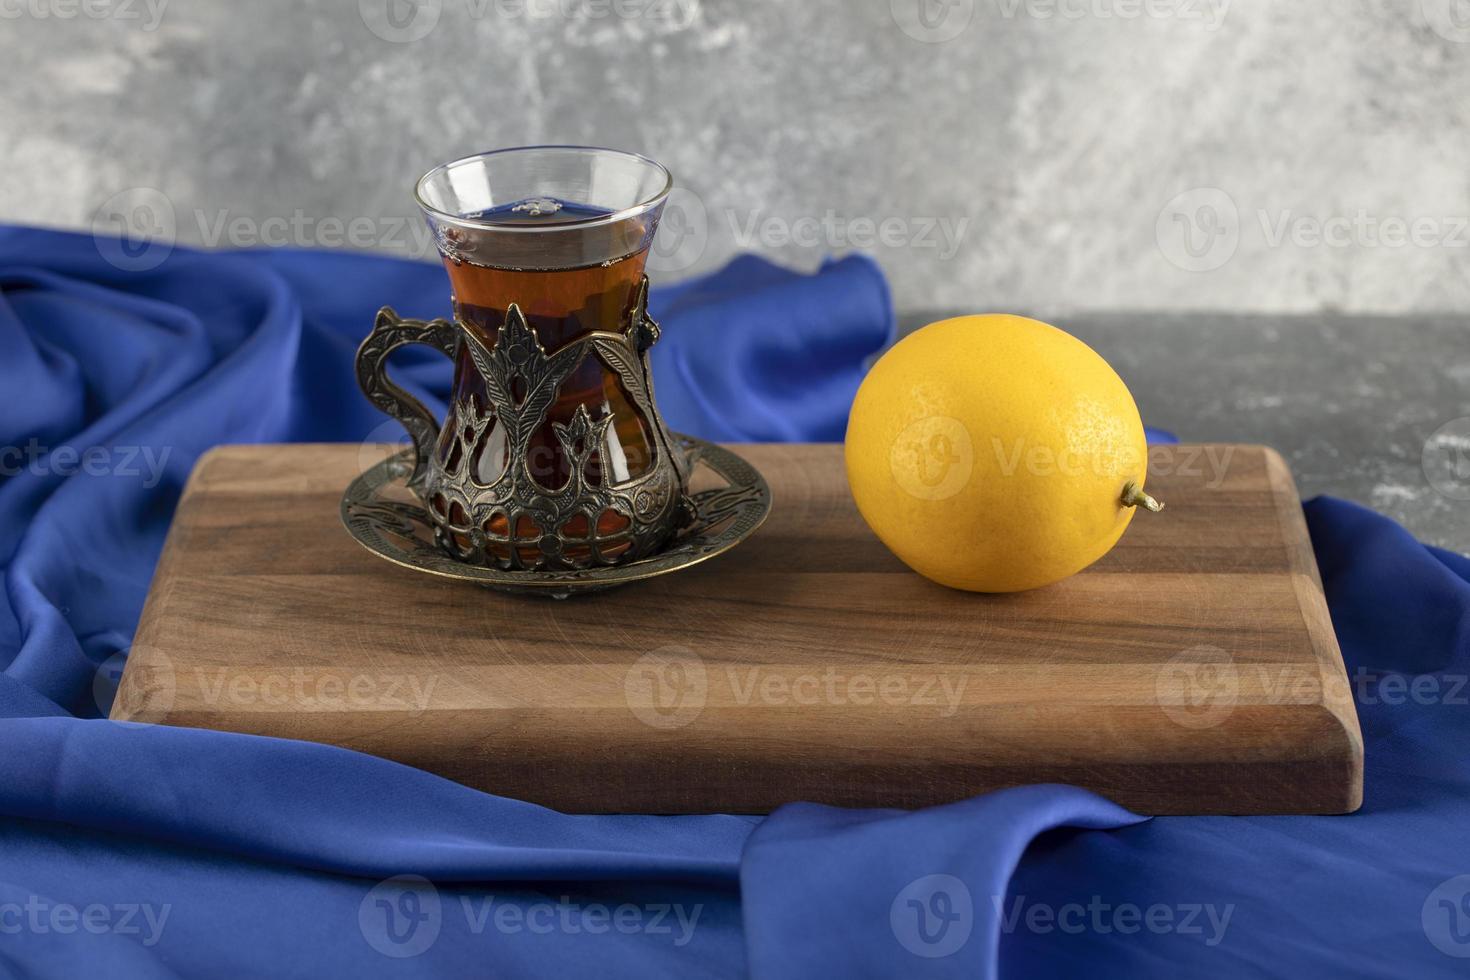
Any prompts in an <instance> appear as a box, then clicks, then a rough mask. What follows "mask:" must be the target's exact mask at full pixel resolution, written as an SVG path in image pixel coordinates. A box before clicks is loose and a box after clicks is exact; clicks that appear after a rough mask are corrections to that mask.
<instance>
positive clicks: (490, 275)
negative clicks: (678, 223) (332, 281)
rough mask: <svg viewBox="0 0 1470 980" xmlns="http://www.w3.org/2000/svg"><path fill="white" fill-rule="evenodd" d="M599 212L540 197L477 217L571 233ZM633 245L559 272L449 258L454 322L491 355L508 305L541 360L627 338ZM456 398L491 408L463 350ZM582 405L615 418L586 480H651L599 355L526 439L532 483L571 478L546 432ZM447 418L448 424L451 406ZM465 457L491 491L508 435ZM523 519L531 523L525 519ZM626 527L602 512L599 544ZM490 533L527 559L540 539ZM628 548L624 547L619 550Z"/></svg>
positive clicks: (443, 452) (452, 456)
mask: <svg viewBox="0 0 1470 980" xmlns="http://www.w3.org/2000/svg"><path fill="white" fill-rule="evenodd" d="M606 213H607V212H605V211H596V210H593V209H590V208H587V207H586V206H582V205H575V204H568V203H566V202H562V201H555V200H552V199H540V198H538V199H533V200H529V201H524V202H518V203H516V204H513V205H504V206H502V207H500V208H496V209H494V211H493V212H486V213H484V214H480V215H475V216H474V217H475V218H476V219H479V220H492V221H495V222H496V223H497V224H501V225H520V224H537V225H573V224H574V223H575V222H577V221H581V220H586V218H588V217H594V216H600V215H602V214H606ZM588 233H589V234H603V235H606V234H608V232H607V231H605V230H602V231H597V230H589V232H588ZM634 241H635V242H637V244H638V245H639V246H640V247H639V249H638V250H637V251H635V252H633V253H631V254H628V255H624V256H623V257H622V258H618V259H614V260H612V261H608V262H600V263H597V264H594V265H584V266H579V267H571V268H564V269H516V268H497V267H491V266H486V265H477V264H474V263H473V262H470V261H468V260H467V259H464V258H461V257H450V258H446V260H445V267H446V268H447V269H448V270H449V280H450V284H451V286H452V287H453V291H454V308H455V316H456V317H457V318H458V319H460V320H461V321H463V322H464V323H465V324H466V325H467V326H468V327H470V328H471V329H473V330H475V331H477V332H478V334H479V336H480V339H481V340H482V341H483V342H484V343H485V345H486V346H487V347H490V346H493V345H494V343H495V341H496V337H497V335H498V333H499V330H500V327H501V325H502V324H503V323H504V322H505V318H506V314H507V311H508V309H509V306H510V304H511V303H515V304H516V305H517V306H519V307H520V310H521V313H522V314H523V315H524V316H525V318H526V322H527V323H528V324H529V325H530V326H531V327H532V328H533V329H534V330H535V331H536V336H537V339H538V340H539V342H540V344H541V347H542V348H543V350H544V351H545V352H546V353H547V354H552V353H554V352H555V351H557V350H558V349H560V348H562V347H564V346H565V345H566V344H568V343H572V342H574V341H576V340H579V339H581V338H583V337H585V336H586V335H587V334H589V333H592V332H594V331H616V332H626V331H627V330H628V329H629V327H630V325H631V322H632V316H633V311H634V306H635V304H636V301H637V294H638V287H639V284H640V283H641V281H642V279H643V270H644V265H645V263H646V261H647V258H648V247H647V245H646V243H645V242H644V241H642V240H639V239H638V238H635V239H634ZM454 391H455V393H456V396H457V397H458V398H461V399H464V398H469V399H473V400H474V401H475V402H476V405H475V407H476V409H477V411H478V412H479V413H480V414H482V415H483V414H485V413H486V412H487V410H488V407H489V405H490V400H489V398H488V396H487V393H486V391H485V386H484V382H483V380H482V379H481V378H480V376H479V372H478V371H477V370H476V369H475V366H474V364H473V362H472V361H471V359H470V355H469V352H468V350H466V349H463V348H462V349H461V350H460V352H459V357H458V359H457V360H456V363H455V378H454ZM581 406H585V407H586V409H587V413H588V415H589V416H590V417H591V419H592V421H594V422H596V421H599V420H601V419H603V418H605V417H607V416H611V417H612V423H611V424H610V425H609V426H608V427H607V430H606V432H607V436H606V439H605V441H604V442H603V444H602V446H601V447H600V449H601V452H600V453H596V454H593V455H591V456H590V457H588V461H587V464H586V469H585V471H584V476H585V478H586V480H587V482H588V483H589V484H590V485H594V486H596V485H600V484H603V483H604V481H605V482H606V483H607V484H609V485H616V484H620V483H625V482H627V481H629V480H631V479H635V478H637V477H639V476H642V475H643V474H644V473H646V472H648V470H649V468H650V467H651V466H652V464H653V453H654V447H653V444H652V441H651V436H650V429H649V426H648V424H647V421H646V420H645V419H643V418H642V416H641V414H640V413H639V411H638V410H637V409H636V408H635V407H634V405H633V404H632V402H631V400H630V399H629V397H628V395H627V393H626V392H625V391H624V390H623V387H622V384H621V383H620V381H619V380H618V377H617V374H616V373H615V372H614V371H613V370H612V369H611V368H610V367H608V366H607V365H606V364H604V363H603V362H602V361H601V360H600V359H599V358H598V356H597V355H596V353H594V352H592V351H589V352H588V354H587V357H586V358H585V359H584V360H583V362H582V363H581V365H580V366H579V367H578V368H577V369H576V370H575V371H574V372H573V373H572V375H571V376H570V377H569V378H567V380H566V381H565V382H564V383H563V384H562V386H561V389H560V391H559V392H558V395H557V399H556V401H555V403H554V404H553V405H552V406H551V408H550V409H549V410H548V411H547V416H546V420H545V422H544V423H543V424H542V425H541V426H540V427H539V428H538V429H537V430H536V432H535V433H534V434H533V435H532V437H531V441H530V444H529V447H528V450H527V458H526V460H525V463H526V467H527V470H528V472H529V473H530V475H531V477H532V479H534V480H535V482H536V483H537V484H538V485H539V486H540V487H542V488H543V489H545V490H546V491H548V492H550V493H555V492H556V491H558V490H561V489H562V488H564V487H565V486H566V485H567V483H568V481H569V480H570V478H571V471H570V468H569V467H570V464H571V461H570V460H569V458H568V457H567V454H566V453H565V452H564V451H563V450H562V447H561V443H560V442H559V440H558V439H557V437H556V432H555V430H554V429H553V428H552V424H553V423H561V424H562V425H567V424H570V423H571V422H572V419H573V416H574V414H575V413H576V411H577V409H578V407H581ZM450 412H451V417H453V412H454V408H453V406H451V408H450ZM457 428H458V426H457V425H454V424H446V425H445V427H444V430H443V432H444V436H443V437H442V438H441V439H440V443H439V447H438V451H439V453H440V458H441V460H442V462H443V463H444V465H445V466H446V467H447V468H448V469H449V470H451V471H455V470H458V468H459V467H460V465H462V461H461V459H460V458H459V455H460V454H461V453H463V452H465V451H466V449H465V448H464V443H463V441H462V440H461V439H458V438H454V433H455V432H456V430H457ZM468 452H469V453H470V455H471V458H470V459H469V460H468V461H463V462H467V463H468V465H469V467H470V472H471V473H472V474H473V475H474V477H475V479H476V481H477V482H479V483H480V484H483V485H489V484H491V483H494V482H495V481H496V480H497V479H499V478H500V476H501V475H502V474H503V473H504V472H505V469H506V467H507V466H509V465H512V463H513V461H512V460H510V459H509V457H508V448H507V446H506V440H505V435H504V433H503V432H501V431H500V429H499V426H498V424H497V423H496V422H495V421H492V422H491V423H490V425H489V426H488V427H487V428H486V430H485V432H484V433H483V434H482V435H481V436H480V438H479V440H478V441H477V442H475V443H474V445H473V446H472V447H470V448H469V449H468ZM455 506H456V508H457V505H455ZM448 516H449V519H450V521H451V523H453V524H456V525H460V526H464V524H465V523H466V522H467V519H468V518H467V515H464V514H450V515H448ZM522 520H523V521H527V522H528V519H525V518H523V519H522ZM576 520H581V521H582V523H584V524H585V523H586V521H585V519H580V518H579V519H574V522H573V525H569V526H568V527H567V529H566V530H567V532H568V533H569V534H572V535H575V536H582V535H585V534H586V531H587V529H586V528H580V527H577V526H575V523H576ZM628 524H629V521H628V518H627V517H625V516H623V515H621V514H618V513H615V512H613V511H605V512H604V513H603V514H602V515H601V516H600V517H599V518H598V521H597V533H598V536H599V537H601V536H603V535H607V534H615V533H617V532H618V531H621V530H623V529H624V528H626V527H627V526H628ZM487 530H489V531H490V532H491V534H492V535H494V536H510V537H513V538H514V539H516V540H526V541H528V542H530V544H528V545H527V547H526V548H525V549H522V551H523V555H522V557H523V558H526V559H527V560H529V559H530V558H531V557H532V552H533V548H534V542H535V541H536V539H537V538H538V537H539V535H540V529H539V528H532V527H529V526H527V527H517V528H515V533H514V534H513V535H508V531H509V529H508V528H507V526H506V519H505V518H504V517H498V518H496V519H495V520H494V521H493V522H492V526H491V527H490V528H487ZM626 547H627V545H623V549H626ZM616 554H617V549H616V548H613V549H608V556H609V557H613V556H615V555H616ZM499 557H504V556H499Z"/></svg>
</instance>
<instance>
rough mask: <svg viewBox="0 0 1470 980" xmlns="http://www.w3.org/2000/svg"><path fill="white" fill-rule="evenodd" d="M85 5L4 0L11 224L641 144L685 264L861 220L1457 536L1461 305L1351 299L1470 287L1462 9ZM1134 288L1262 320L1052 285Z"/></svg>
mask: <svg viewBox="0 0 1470 980" xmlns="http://www.w3.org/2000/svg"><path fill="white" fill-rule="evenodd" d="M67 3H68V0H25V2H24V3H16V4H10V5H6V6H5V8H4V10H3V11H0V13H3V15H4V20H3V23H0V53H3V56H4V59H5V63H6V65H7V66H8V67H9V69H10V71H9V73H8V81H7V84H6V85H5V86H3V87H0V119H3V120H4V123H5V129H4V133H5V137H6V138H5V139H4V140H0V166H3V168H4V171H5V175H6V179H5V180H4V181H0V219H3V220H10V221H28V222H38V223H45V224H58V225H64V226H72V227H81V228H85V227H88V226H89V225H91V224H92V222H93V221H94V218H99V220H100V221H101V223H102V225H103V226H104V227H106V228H108V229H110V230H116V228H117V227H119V226H118V225H117V221H118V220H119V219H121V220H123V221H126V222H128V223H129V224H131V225H133V226H135V227H139V228H141V229H142V230H143V231H144V232H150V231H151V232H155V233H158V234H162V235H164V236H166V237H167V236H176V237H177V239H178V240H179V241H182V242H187V243H192V244H200V243H205V244H221V245H250V244H255V243H257V242H260V241H262V240H264V241H267V242H275V241H284V242H288V243H291V244H300V245H308V246H310V245H326V246H331V245H336V244H339V243H341V242H343V241H344V239H345V240H347V241H349V242H350V243H351V244H355V245H357V246H359V247H367V248H375V249H382V250H387V251H396V252H400V253H405V254H415V253H418V254H423V253H424V252H425V251H426V245H425V240H424V238H423V236H422V234H421V229H420V222H419V221H418V220H417V217H416V216H415V215H414V213H413V209H412V206H411V203H410V200H409V187H410V184H411V182H412V181H413V179H414V178H415V177H416V176H417V175H418V174H419V173H420V172H421V171H422V170H424V169H425V168H426V167H427V166H428V165H429V164H431V163H433V162H437V161H440V160H445V159H449V158H452V157H455V156H459V155H462V154H466V153H470V152H473V151H476V150H480V149H485V148H489V147H495V146H505V145H515V144H522V143H535V142H575V143H592V144H604V145H614V146H622V147H627V148H630V149H638V150H641V151H643V152H646V153H649V154H651V155H652V156H654V157H656V158H658V159H660V160H663V161H665V162H666V163H668V164H669V165H670V166H671V167H672V168H673V169H674V170H675V172H676V175H677V177H678V178H679V180H680V182H681V187H682V188H683V189H684V190H683V191H682V192H681V194H680V196H679V197H676V198H675V199H674V201H673V202H672V203H671V214H670V218H669V220H668V221H666V228H665V230H666V231H668V230H669V229H673V232H674V233H675V234H674V236H673V237H672V238H671V237H667V236H666V237H665V238H663V239H661V241H660V243H659V247H660V249H661V250H662V254H661V255H660V256H658V257H657V258H656V261H655V262H654V266H655V268H656V269H657V270H658V272H657V274H658V275H660V277H661V278H664V279H668V278H671V277H674V276H677V275H682V274H686V273H689V272H696V271H700V270H702V269H707V268H711V267H713V266H715V265H718V264H719V263H721V262H723V261H724V260H725V259H727V258H728V257H729V256H730V255H732V254H733V253H734V252H735V251H737V250H740V249H742V248H752V249H756V250H760V251H764V252H767V253H768V254H771V255H773V256H775V257H777V258H779V259H781V260H782V261H786V262H788V263H792V264H796V265H805V266H810V265H815V264H816V263H817V262H818V261H820V257H821V256H822V255H823V254H825V253H827V252H829V251H841V250H843V248H844V247H845V246H846V245H847V244H848V243H850V241H851V238H852V237H853V233H854V232H856V233H857V234H858V236H860V237H861V236H863V235H864V234H865V233H866V235H867V236H870V237H872V238H873V239H874V240H875V244H874V247H873V248H872V249H871V251H873V252H874V253H875V254H876V255H877V257H878V259H879V261H880V262H882V264H883V265H884V267H885V269H886V270H887V272H888V274H889V276H890V278H891V280H892V282H893V286H894V294H895V299H896V302H897V304H898V306H899V307H900V309H905V310H922V309H945V308H963V309H970V310H974V309H1023V310H1024V309H1031V310H1041V311H1051V312H1052V313H1053V314H1055V316H1054V317H1053V318H1055V319H1058V320H1059V321H1060V322H1062V323H1063V324H1064V325H1066V326H1068V327H1071V328H1073V329H1075V330H1076V331H1077V332H1078V333H1079V334H1081V335H1082V336H1083V337H1085V338H1086V339H1088V340H1090V341H1092V342H1094V343H1095V344H1096V345H1097V346H1098V347H1099V349H1100V350H1102V351H1103V353H1104V354H1105V355H1106V356H1108V357H1109V358H1110V359H1112V360H1113V361H1114V363H1116V364H1117V365H1118V366H1119V368H1120V370H1121V371H1122V373H1123V374H1124V375H1125V377H1127V379H1128V380H1129V382H1130V383H1131V384H1132V386H1133V388H1134V390H1135V392H1136V393H1137V394H1138V396H1139V399H1140V401H1141V403H1142V405H1143V408H1144V413H1145V416H1146V417H1147V418H1148V420H1149V421H1150V422H1151V423H1153V424H1156V425H1161V426H1166V427H1170V428H1173V429H1176V430H1178V431H1179V432H1180V433H1181V434H1183V435H1185V436H1186V437H1188V438H1194V439H1231V440H1259V441H1262V442H1267V443H1271V444H1273V445H1276V446H1278V447H1280V448H1281V449H1283V450H1284V451H1285V452H1286V453H1287V454H1288V456H1289V457H1290V459H1291V462H1292V465H1293V467H1294V468H1295V470H1296V473H1297V475H1298V478H1299V480H1300V482H1301V486H1302V490H1303V492H1304V493H1307V494H1312V493H1318V492H1331V493H1337V494H1341V495H1343V496H1347V497H1350V498H1352V499H1355V500H1360V501H1362V502H1364V503H1367V504H1370V505H1372V506H1374V507H1377V508H1380V509H1382V510H1384V511H1386V512H1388V513H1390V514H1392V515H1394V516H1395V517H1397V518H1398V519H1400V520H1402V521H1404V522H1405V523H1406V524H1408V525H1409V527H1410V528H1412V529H1413V530H1415V531H1416V532H1417V533H1419V534H1421V535H1422V536H1424V537H1426V538H1428V539H1429V540H1433V541H1437V542H1440V543H1445V544H1450V545H1453V546H1456V547H1458V548H1460V549H1462V550H1470V529H1467V525H1470V522H1467V521H1466V516H1467V513H1466V508H1467V506H1470V505H1467V504H1466V503H1465V502H1463V501H1460V500H1456V499H1454V498H1452V497H1450V496H1447V495H1446V494H1444V493H1441V492H1438V491H1435V490H1434V489H1433V488H1432V487H1431V486H1430V484H1429V482H1428V480H1427V479H1426V477H1425V476H1424V474H1423V472H1422V469H1421V455H1422V453H1423V447H1424V444H1425V440H1426V439H1427V438H1428V437H1429V436H1430V434H1431V433H1432V432H1434V431H1435V430H1436V429H1437V428H1439V427H1440V426H1441V425H1444V424H1445V423H1449V422H1451V421H1452V420H1454V419H1456V418H1460V417H1463V416H1467V415H1470V403H1467V397H1470V396H1467V394H1466V392H1467V390H1470V327H1467V325H1466V324H1465V323H1464V322H1462V321H1460V320H1457V319H1454V318H1452V317H1448V316H1445V317H1432V316H1431V317H1416V318H1407V319H1360V318H1352V317H1344V316H1338V315H1333V314H1332V313H1331V311H1349V312H1353V311H1361V312H1397V313H1407V312H1415V311H1436V310H1448V311H1456V310H1466V311H1470V247H1467V246H1470V231H1467V230H1466V228H1465V227H1464V218H1465V216H1467V215H1470V174H1467V171H1466V167H1465V161H1466V160H1467V159H1470V99H1466V98H1465V93H1466V91H1470V3H1467V2H1465V0H1364V2H1346V0H1344V2H1330V3H1288V2H1285V0H1278V2H1274V3H1268V2H1264V0H1258V2H1250V3H1234V4H1229V3H1226V2H1225V0H1147V2H1146V3H1145V2H1139V0H853V2H838V0H825V2H816V0H813V2H804V3H789V2H783V0H414V2H411V3H408V2H403V0H361V2H360V3H357V4H354V3H351V2H337V3H330V4H326V3H322V4H310V5H307V4H288V3H231V2H229V0H173V2H166V3H164V4H163V5H162V7H161V8H160V6H159V0H152V4H153V6H151V7H150V6H149V5H148V0H128V2H127V3H126V4H124V3H123V0H89V3H91V4H94V6H92V7H91V8H89V9H93V10H100V11H102V12H104V13H109V12H110V14H111V15H110V16H108V17H105V18H103V19H92V18H90V17H88V16H86V15H85V14H81V15H78V16H74V17H72V18H71V19H64V18H63V16H62V14H63V13H64V12H65V11H67V10H70V11H72V12H73V13H76V12H77V11H78V7H77V6H76V5H72V6H70V7H68V6H67ZM921 3H922V4H923V7H922V8H921V7H920V4H921ZM921 9H923V10H924V11H925V12H927V13H929V14H931V15H935V17H934V18H933V19H931V20H930V22H929V23H930V24H932V25H933V26H932V27H926V26H924V22H922V21H920V20H919V19H918V16H917V14H918V12H919V11H920V10H921ZM1140 12H1142V13H1141V14H1140ZM1130 14H1131V15H1130ZM1456 14H1458V15H1459V17H1458V19H1457V18H1456V16H1455V15H1456ZM390 15H391V18H390ZM940 15H943V16H940ZM419 35H422V36H419ZM950 35H953V36H952V37H949V36H950ZM939 37H949V39H948V40H943V41H938V42H937V43H935V41H934V39H935V38H939ZM415 38H416V39H415ZM920 38H927V39H929V40H921V39H920ZM140 187H141V188H152V189H153V190H154V191H156V192H157V193H148V192H138V191H133V192H131V193H128V192H129V189H132V188H140ZM120 194H121V196H119V195H120ZM829 214H830V216H831V217H830V219H829V218H828V216H829ZM273 219H274V220H273ZM801 219H807V222H806V223H805V224H803V223H801ZM885 221H886V222H887V224H886V225H885V224H883V223H884V222H885ZM863 222H868V223H870V224H871V228H867V227H864V226H863V224H862V223H863ZM931 223H936V224H935V226H934V227H931ZM1400 226H1402V227H1400ZM946 228H947V231H946ZM783 229H785V230H786V231H787V232H795V233H797V234H798V235H802V236H803V241H804V242H805V244H796V245H793V244H782V243H781V241H782V239H781V232H782V230H783ZM884 229H886V231H885V230H884ZM812 231H814V232H815V235H814V236H808V235H806V234H805V233H806V232H812ZM880 231H881V232H882V235H880ZM680 232H682V233H683V238H682V239H681V241H682V245H680V244H679V241H676V239H678V234H677V233H680ZM1186 233H1188V235H1189V236H1190V237H1189V238H1186V237H1185V235H1186ZM1314 233H1315V234H1316V235H1318V236H1319V237H1321V238H1324V239H1325V240H1323V241H1317V242H1315V243H1314V241H1313V236H1314ZM1400 237H1408V238H1413V239H1415V240H1416V241H1417V244H1416V243H1414V242H1413V241H1411V242H1409V243H1407V244H1402V243H1401V244H1397V245H1396V244H1394V242H1395V241H1398V239H1399V238H1400ZM885 241H886V243H885ZM676 245H678V247H675V246H676ZM1146 308H1152V309H1157V310H1180V311H1183V310H1191V309H1193V310H1210V309H1213V310H1234V311H1242V310H1249V311H1260V312H1264V313H1267V314H1270V315H1267V316H1265V317H1263V318H1243V317H1235V316H1226V315H1213V316H1191V315H1185V314H1183V313H1180V314H1178V315H1162V316H1133V315H1127V314H1117V315H1102V316H1094V315H1088V316H1067V315H1066V312H1065V311H1068V310H1077V309H1096V310H1123V309H1146ZM1058 311H1061V312H1058ZM1293 311H1296V312H1301V311H1307V312H1312V311H1328V312H1327V313H1325V314H1324V315H1317V316H1306V317H1287V316H1281V315H1278V314H1281V313H1285V312H1293ZM915 319H916V320H919V321H922V320H923V319H925V318H924V317H922V316H919V317H917V318H915ZM1458 432H1459V430H1458V429H1454V430H1453V431H1451V432H1450V434H1449V435H1450V437H1453V438H1459V436H1458V435H1457V433H1458ZM1466 436H1467V437H1470V433H1466ZM1436 445H1437V446H1439V448H1440V449H1445V448H1446V447H1447V446H1449V445H1450V444H1449V443H1446V442H1445V441H1444V440H1443V439H1441V440H1440V442H1439V443H1436Z"/></svg>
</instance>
